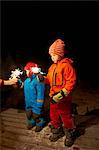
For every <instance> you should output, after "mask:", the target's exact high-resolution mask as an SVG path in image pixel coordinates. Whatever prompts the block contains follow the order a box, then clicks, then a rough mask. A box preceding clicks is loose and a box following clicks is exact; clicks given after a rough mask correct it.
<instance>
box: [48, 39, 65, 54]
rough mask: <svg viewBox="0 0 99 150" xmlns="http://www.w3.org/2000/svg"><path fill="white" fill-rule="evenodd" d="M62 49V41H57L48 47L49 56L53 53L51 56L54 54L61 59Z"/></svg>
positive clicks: (63, 45) (63, 46)
mask: <svg viewBox="0 0 99 150" xmlns="http://www.w3.org/2000/svg"><path fill="white" fill-rule="evenodd" d="M64 48H65V44H64V41H62V40H61V39H57V40H55V42H54V43H53V44H52V45H51V46H50V48H49V54H51V53H53V54H56V55H59V56H61V57H63V56H64Z"/></svg>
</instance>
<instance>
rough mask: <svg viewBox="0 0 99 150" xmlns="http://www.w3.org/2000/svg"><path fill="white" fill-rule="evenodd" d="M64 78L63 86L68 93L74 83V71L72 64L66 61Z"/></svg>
mask: <svg viewBox="0 0 99 150" xmlns="http://www.w3.org/2000/svg"><path fill="white" fill-rule="evenodd" d="M64 80H65V86H64V88H65V89H66V90H67V92H68V93H70V92H71V91H72V89H73V88H74V86H75V84H76V72H75V69H74V68H73V66H72V65H71V64H69V63H66V67H65V69H64Z"/></svg>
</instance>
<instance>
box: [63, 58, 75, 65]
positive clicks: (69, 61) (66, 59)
mask: <svg viewBox="0 0 99 150" xmlns="http://www.w3.org/2000/svg"><path fill="white" fill-rule="evenodd" d="M60 62H61V63H70V64H72V63H73V60H72V59H70V58H64V59H62V60H61V61H60Z"/></svg>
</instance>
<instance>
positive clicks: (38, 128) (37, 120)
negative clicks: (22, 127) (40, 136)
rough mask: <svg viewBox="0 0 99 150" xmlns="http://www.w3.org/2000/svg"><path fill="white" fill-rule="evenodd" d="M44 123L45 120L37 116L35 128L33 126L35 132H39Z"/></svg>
mask: <svg viewBox="0 0 99 150" xmlns="http://www.w3.org/2000/svg"><path fill="white" fill-rule="evenodd" d="M44 124H45V120H44V119H43V118H38V119H36V128H35V132H40V131H41V130H42V129H43V127H44Z"/></svg>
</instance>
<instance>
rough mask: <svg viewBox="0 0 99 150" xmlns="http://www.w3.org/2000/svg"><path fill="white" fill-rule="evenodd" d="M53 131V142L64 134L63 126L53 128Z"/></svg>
mask: <svg viewBox="0 0 99 150" xmlns="http://www.w3.org/2000/svg"><path fill="white" fill-rule="evenodd" d="M51 132H52V135H51V136H50V137H49V140H50V141H51V142H56V141H57V140H58V139H59V138H61V137H63V136H64V132H63V128H62V127H58V128H52V129H51Z"/></svg>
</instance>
